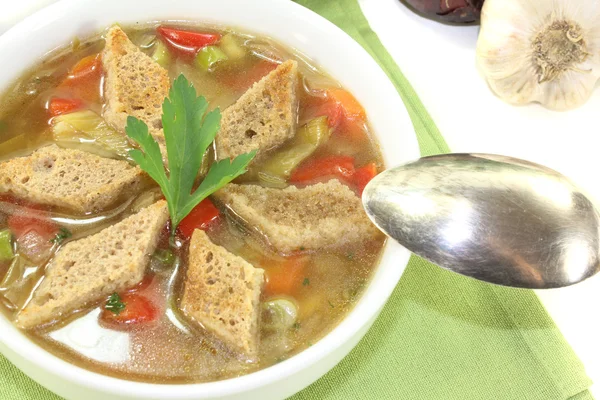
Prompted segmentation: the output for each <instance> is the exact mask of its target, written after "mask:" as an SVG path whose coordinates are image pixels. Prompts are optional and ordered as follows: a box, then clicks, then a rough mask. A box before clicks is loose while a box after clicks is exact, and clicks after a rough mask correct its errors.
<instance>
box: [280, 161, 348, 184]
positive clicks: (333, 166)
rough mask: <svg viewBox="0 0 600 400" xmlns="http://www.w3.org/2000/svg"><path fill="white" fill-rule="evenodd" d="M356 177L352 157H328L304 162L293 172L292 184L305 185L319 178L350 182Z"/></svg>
mask: <svg viewBox="0 0 600 400" xmlns="http://www.w3.org/2000/svg"><path fill="white" fill-rule="evenodd" d="M353 175H354V158H352V157H350V156H327V157H323V158H317V159H312V160H308V161H306V162H303V163H302V164H300V166H298V168H296V169H295V170H294V172H292V176H291V177H290V182H293V183H305V182H310V181H314V180H317V179H319V178H323V177H328V176H334V177H337V178H340V179H341V180H343V181H348V180H349V179H351V178H352V176H353Z"/></svg>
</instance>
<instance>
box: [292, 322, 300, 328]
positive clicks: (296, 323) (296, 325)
mask: <svg viewBox="0 0 600 400" xmlns="http://www.w3.org/2000/svg"><path fill="white" fill-rule="evenodd" d="M292 328H294V329H295V330H298V329H300V322H294V325H292Z"/></svg>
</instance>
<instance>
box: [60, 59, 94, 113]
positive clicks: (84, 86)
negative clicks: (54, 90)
mask: <svg viewBox="0 0 600 400" xmlns="http://www.w3.org/2000/svg"><path fill="white" fill-rule="evenodd" d="M101 78H102V61H101V59H100V54H95V55H90V56H87V57H84V58H82V59H81V60H79V61H78V62H77V64H75V66H74V67H73V68H72V69H71V70H70V71H69V74H68V75H67V77H66V78H65V80H64V81H63V82H62V83H61V84H60V85H59V86H58V88H59V89H65V90H66V91H68V92H69V94H70V95H71V96H72V97H75V98H80V99H82V100H86V101H90V102H99V101H100V82H101Z"/></svg>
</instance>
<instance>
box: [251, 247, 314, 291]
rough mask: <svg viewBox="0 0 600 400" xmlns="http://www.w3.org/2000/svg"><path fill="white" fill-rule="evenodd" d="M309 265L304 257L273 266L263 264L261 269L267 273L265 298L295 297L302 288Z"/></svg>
mask: <svg viewBox="0 0 600 400" xmlns="http://www.w3.org/2000/svg"><path fill="white" fill-rule="evenodd" d="M307 264H308V258H307V257H303V256H299V257H289V258H288V259H287V260H285V261H284V262H277V263H275V262H274V263H273V264H270V263H269V262H268V261H266V262H264V263H262V265H261V267H263V268H264V269H265V271H266V279H265V286H264V290H263V293H264V294H265V296H275V295H286V294H287V295H293V294H294V293H295V292H296V291H297V290H298V289H300V288H301V287H302V281H303V280H304V278H305V273H304V272H305V269H306V266H307Z"/></svg>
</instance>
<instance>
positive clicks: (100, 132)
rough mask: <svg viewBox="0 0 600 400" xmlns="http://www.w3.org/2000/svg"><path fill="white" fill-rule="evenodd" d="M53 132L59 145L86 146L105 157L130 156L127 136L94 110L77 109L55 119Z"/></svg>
mask: <svg viewBox="0 0 600 400" xmlns="http://www.w3.org/2000/svg"><path fill="white" fill-rule="evenodd" d="M52 134H53V137H54V140H55V141H56V142H57V144H58V145H62V146H63V147H75V148H85V149H86V150H87V151H90V152H93V153H97V154H98V155H100V156H104V157H115V156H117V157H122V158H127V159H128V158H129V150H130V149H131V148H132V147H131V145H130V144H129V141H128V140H127V137H126V136H125V135H123V134H121V133H119V132H117V131H115V130H114V129H112V128H111V127H110V126H108V124H107V123H106V122H105V121H104V119H103V118H102V117H100V116H99V115H98V114H96V113H95V112H93V111H89V110H85V111H77V112H74V113H70V114H64V115H59V116H58V117H55V118H54V119H53V126H52Z"/></svg>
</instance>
